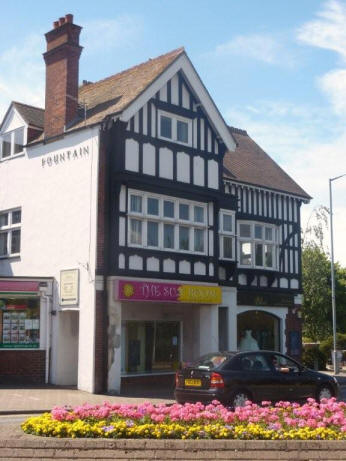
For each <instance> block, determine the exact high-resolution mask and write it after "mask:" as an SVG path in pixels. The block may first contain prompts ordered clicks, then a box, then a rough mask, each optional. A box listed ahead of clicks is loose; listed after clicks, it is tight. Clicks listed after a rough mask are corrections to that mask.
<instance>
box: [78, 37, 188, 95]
mask: <svg viewBox="0 0 346 461" xmlns="http://www.w3.org/2000/svg"><path fill="white" fill-rule="evenodd" d="M183 52H185V48H184V47H183V46H181V47H179V48H176V49H174V50H172V51H169V52H168V53H164V54H160V55H159V56H156V57H155V58H149V59H147V60H146V61H143V62H141V63H139V64H136V65H134V66H131V67H128V68H127V69H124V70H122V71H120V72H117V73H115V74H112V75H109V76H108V77H105V78H102V79H101V80H97V81H96V82H90V83H88V84H87V85H80V86H79V90H84V89H90V88H93V87H94V85H98V84H100V83H103V82H105V81H107V80H110V79H112V78H114V77H116V76H118V75H121V74H125V73H126V72H129V71H131V70H134V69H136V68H138V67H141V66H143V65H144V64H147V63H148V62H153V61H156V60H158V59H162V58H164V57H167V56H169V55H170V54H172V55H173V54H177V56H178V55H179V54H181V53H183Z"/></svg>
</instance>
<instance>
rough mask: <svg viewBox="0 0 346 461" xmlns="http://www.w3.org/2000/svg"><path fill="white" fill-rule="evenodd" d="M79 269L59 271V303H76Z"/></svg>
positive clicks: (73, 304)
mask: <svg viewBox="0 0 346 461" xmlns="http://www.w3.org/2000/svg"><path fill="white" fill-rule="evenodd" d="M78 294H79V270H78V269H69V270H64V271H60V305H61V306H75V305H77V304H78V302H79V299H78Z"/></svg>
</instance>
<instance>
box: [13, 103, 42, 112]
mask: <svg viewBox="0 0 346 461" xmlns="http://www.w3.org/2000/svg"><path fill="white" fill-rule="evenodd" d="M12 104H19V105H20V106H25V107H31V109H38V110H43V111H44V108H43V107H37V106H33V105H32V104H25V103H24V102H19V101H12Z"/></svg>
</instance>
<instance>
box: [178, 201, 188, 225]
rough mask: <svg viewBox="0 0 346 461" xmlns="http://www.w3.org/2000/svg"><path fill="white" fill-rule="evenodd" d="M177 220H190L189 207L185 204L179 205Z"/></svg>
mask: <svg viewBox="0 0 346 461" xmlns="http://www.w3.org/2000/svg"><path fill="white" fill-rule="evenodd" d="M179 219H183V220H184V221H188V220H189V219H190V213H189V205H186V204H185V203H179Z"/></svg>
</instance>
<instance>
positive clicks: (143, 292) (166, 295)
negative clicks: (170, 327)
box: [115, 280, 222, 304]
mask: <svg viewBox="0 0 346 461" xmlns="http://www.w3.org/2000/svg"><path fill="white" fill-rule="evenodd" d="M115 283H116V284H117V287H116V288H117V289H115V299H116V300H121V301H156V302H171V303H195V304H221V303H222V290H221V287H216V286H208V285H183V284H177V283H159V282H147V281H144V282H141V281H137V280H118V281H115Z"/></svg>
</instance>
